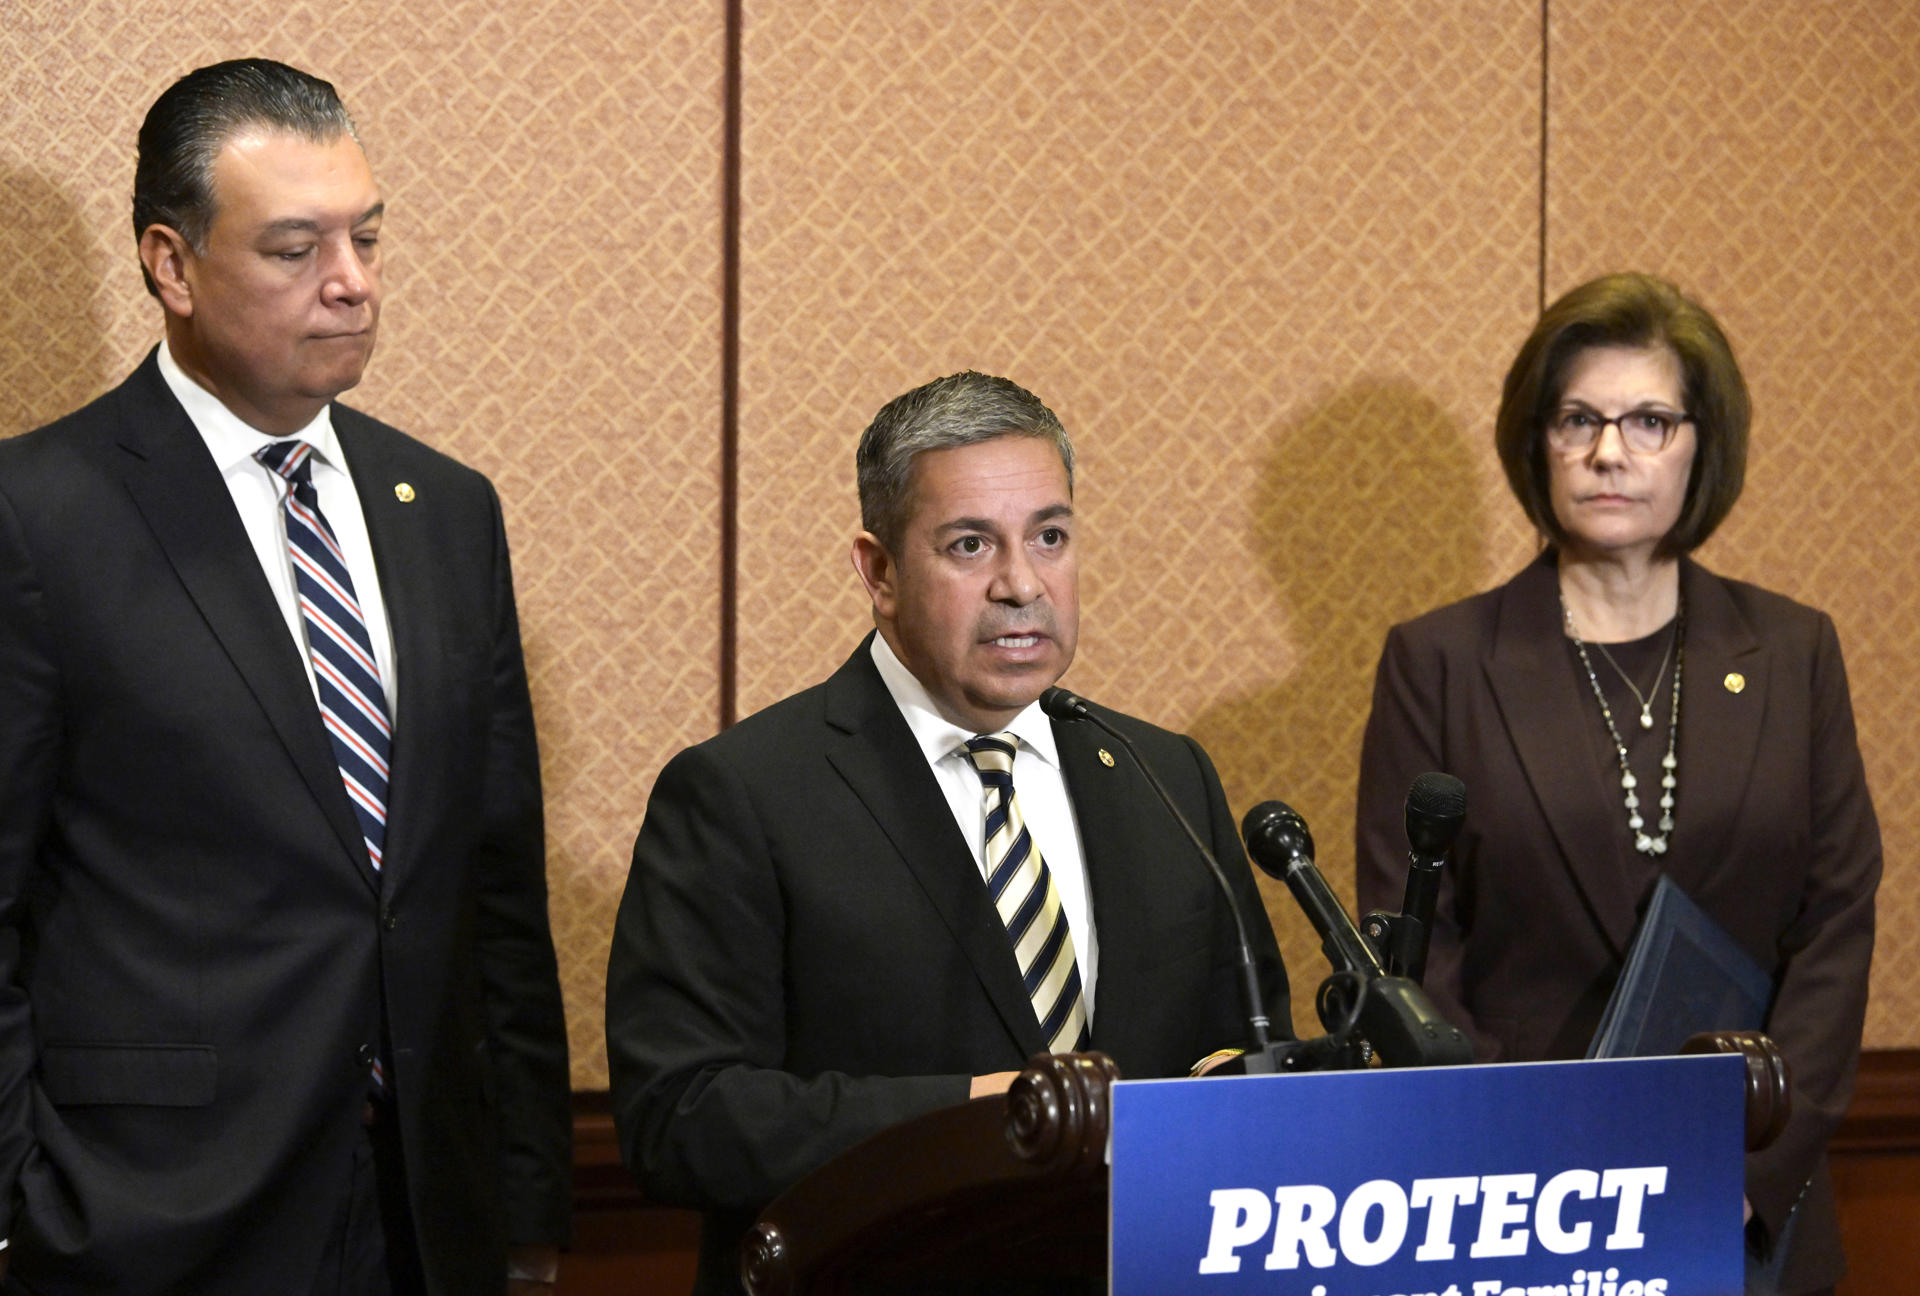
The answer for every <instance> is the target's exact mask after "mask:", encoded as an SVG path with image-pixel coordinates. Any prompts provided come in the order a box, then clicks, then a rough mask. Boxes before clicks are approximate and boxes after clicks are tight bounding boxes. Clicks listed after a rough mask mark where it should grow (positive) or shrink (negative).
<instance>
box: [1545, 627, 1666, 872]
mask: <svg viewBox="0 0 1920 1296" xmlns="http://www.w3.org/2000/svg"><path fill="white" fill-rule="evenodd" d="M1560 615H1561V617H1562V618H1563V619H1564V620H1565V621H1566V625H1567V637H1568V638H1570V639H1572V640H1573V647H1574V650H1575V651H1576V652H1578V653H1579V654H1580V664H1581V665H1582V666H1584V667H1586V670H1587V683H1589V684H1591V685H1592V686H1593V696H1594V697H1595V698H1596V699H1597V700H1598V701H1599V703H1600V718H1601V719H1602V720H1605V721H1606V722H1607V736H1608V737H1609V738H1611V739H1613V750H1614V751H1615V753H1616V754H1618V756H1619V758H1620V790H1621V792H1622V793H1623V794H1624V796H1625V800H1626V806H1627V827H1628V828H1629V829H1630V830H1632V832H1633V848H1634V849H1635V850H1637V851H1639V852H1640V853H1641V854H1642V855H1664V854H1666V853H1667V838H1668V837H1669V836H1670V835H1671V834H1672V832H1673V801H1674V794H1675V793H1676V792H1677V791H1678V790H1679V788H1680V759H1679V751H1680V673H1681V667H1682V666H1683V665H1684V664H1685V662H1686V660H1687V647H1686V632H1687V604H1686V600H1685V599H1682V600H1681V601H1680V605H1679V609H1678V611H1676V613H1675V614H1674V619H1673V645H1672V647H1673V710H1672V712H1671V714H1670V715H1669V717H1668V719H1667V754H1666V755H1665V756H1662V757H1661V758H1660V831H1659V832H1658V834H1654V833H1649V832H1647V831H1646V820H1645V819H1644V818H1642V817H1641V815H1640V795H1639V792H1638V791H1637V789H1638V787H1639V785H1640V780H1639V779H1637V778H1635V777H1634V775H1633V770H1632V769H1631V768H1630V767H1629V766H1628V764H1627V744H1626V743H1625V742H1623V741H1622V740H1621V738H1620V728H1619V726H1618V725H1616V724H1614V722H1613V708H1612V707H1610V706H1608V705H1607V695H1606V693H1605V692H1604V691H1603V690H1602V689H1601V687H1600V677H1599V676H1598V675H1596V674H1594V671H1593V658H1591V657H1589V656H1587V645H1586V641H1585V640H1583V639H1581V638H1580V636H1579V635H1578V634H1577V633H1575V631H1574V628H1573V612H1572V610H1571V609H1569V608H1568V607H1567V596H1566V595H1565V594H1562V595H1561V596H1560ZM1595 646H1596V647H1598V645H1595ZM1615 669H1616V670H1617V669H1619V668H1618V667H1617V666H1616V667H1615ZM1662 669H1663V670H1664V669H1665V667H1664V666H1662ZM1654 687H1655V688H1659V687H1660V685H1659V681H1657V680H1656V681H1655V682H1654ZM1644 710H1645V708H1644V707H1643V711H1644Z"/></svg>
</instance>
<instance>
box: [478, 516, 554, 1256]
mask: <svg viewBox="0 0 1920 1296" xmlns="http://www.w3.org/2000/svg"><path fill="white" fill-rule="evenodd" d="M488 498H489V502H490V503H491V505H492V509H493V546H494V564H493V565H494V571H495V589H494V649H493V711H492V715H491V717H490V719H489V724H488V731H487V753H486V789H485V796H484V798H483V800H482V803H481V804H482V805H483V807H484V814H485V823H484V825H483V832H482V835H481V839H480V851H479V859H478V862H477V863H478V867H477V871H476V877H477V879H478V895H477V910H476V921H475V944H476V952H477V955H478V961H479V966H480V975H481V983H482V987H483V991H484V995H485V1005H486V1020H487V1032H488V1039H487V1055H488V1064H489V1069H490V1072H491V1075H492V1079H493V1085H494V1094H495V1100H496V1101H495V1111H496V1112H497V1114H498V1120H499V1127H498V1140H499V1146H500V1200H501V1203H502V1206H503V1208H504V1212H505V1218H506V1224H507V1238H506V1241H507V1243H508V1244H509V1245H534V1244H559V1243H564V1242H565V1241H566V1240H567V1234H568V1212H569V1209H570V1202H571V1199H572V1182H571V1178H572V1155H571V1142H572V1114H571V1111H570V1109H569V1104H568V1090H569V1081H568V1072H567V1036H566V1013H565V1009H564V1008H563V1006H562V1003H561V997H560V981H559V973H558V970H557V967H556V962H555V958H554V951H553V939H552V936H551V933H550V929H549V926H548V919H547V884H546V856H545V845H544V843H545V833H544V826H543V817H542V812H541V799H540V753H539V749H538V747H537V746H536V744H535V741H534V729H533V708H532V704H531V702H530V701H529V698H528V692H527V671H526V664H525V661H524V660H523V658H522V656H521V649H520V624H519V619H518V616H517V614H516V612H515V608H514V598H513V574H512V568H511V565H510V562H509V559H508V555H507V542H506V532H505V529H504V527H503V526H502V523H501V519H500V505H499V501H498V499H497V498H495V497H494V496H493V494H492V491H491V489H489V491H488Z"/></svg>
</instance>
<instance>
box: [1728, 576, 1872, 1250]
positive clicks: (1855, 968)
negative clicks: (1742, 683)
mask: <svg viewBox="0 0 1920 1296" xmlns="http://www.w3.org/2000/svg"><path fill="white" fill-rule="evenodd" d="M1811 675H1812V680H1811V686H1810V687H1811V696H1812V702H1813V717H1812V719H1813V742H1812V750H1811V752H1810V754H1809V757H1810V759H1809V763H1808V766H1807V774H1808V778H1809V780H1810V783H1811V786H1810V788H1809V797H1808V802H1809V804H1810V806H1811V808H1812V812H1813V860H1812V863H1811V866H1810V867H1809V869H1808V872H1807V884H1806V889H1805V891H1804V892H1803V893H1802V895H1801V897H1800V903H1799V905H1798V907H1797V909H1796V911H1795V912H1794V914H1793V916H1792V918H1791V920H1790V921H1789V923H1788V925H1787V927H1786V930H1785V931H1784V932H1782V933H1781V936H1780V956H1781V961H1782V963H1783V965H1784V969H1785V970H1784V971H1783V972H1782V974H1781V976H1780V984H1779V989H1778V990H1777V991H1776V993H1775V995H1774V1002H1773V1009H1772V1012H1771V1013H1770V1015H1769V1017H1768V1019H1767V1033H1768V1034H1769V1035H1770V1036H1772V1037H1773V1040H1774V1042H1775V1043H1776V1044H1778V1045H1779V1046H1780V1050H1781V1052H1782V1053H1783V1054H1784V1055H1785V1056H1786V1059H1787V1063H1788V1066H1789V1067H1790V1068H1791V1070H1792V1079H1793V1094H1792V1098H1793V1107H1792V1115H1791V1117H1790V1118H1789V1120H1788V1122H1787V1128H1786V1131H1785V1132H1784V1133H1783V1134H1782V1135H1781V1136H1780V1138H1779V1139H1778V1140H1777V1141H1776V1142H1775V1143H1774V1144H1773V1146H1771V1147H1769V1148H1767V1149H1766V1150H1765V1151H1763V1152H1759V1153H1757V1154H1755V1155H1753V1156H1751V1157H1749V1158H1748V1159H1747V1197H1748V1200H1749V1201H1750V1202H1751V1203H1752V1205H1753V1210H1754V1214H1755V1215H1756V1216H1757V1217H1758V1218H1759V1220H1760V1221H1761V1223H1762V1224H1763V1225H1764V1226H1765V1227H1766V1229H1767V1230H1768V1233H1769V1235H1770V1236H1778V1231H1779V1228H1780V1226H1781V1225H1782V1224H1783V1223H1784V1222H1785V1220H1786V1216H1787V1213H1788V1211H1790V1210H1791V1209H1792V1208H1793V1205H1794V1203H1795V1201H1796V1200H1797V1199H1798V1198H1799V1196H1800V1193H1801V1192H1802V1190H1803V1189H1804V1188H1805V1186H1806V1183H1807V1180H1808V1177H1809V1176H1810V1175H1812V1174H1813V1172H1814V1168H1815V1167H1816V1165H1818V1163H1819V1160H1820V1156H1821V1154H1822V1153H1823V1152H1824V1150H1825V1148H1826V1145H1827V1140H1828V1138H1830V1137H1831V1136H1832V1134H1833V1131H1834V1129H1835V1128H1836V1127H1837V1126H1838V1125H1839V1123H1840V1118H1841V1116H1843V1115H1845V1113H1846V1109H1847V1104H1848V1102H1849V1101H1850V1100H1851V1099H1852V1096H1853V1077H1854V1071H1855V1068H1856V1067H1857V1065H1858V1063H1859V1060H1860V1036H1861V1031H1862V1029H1863V1026H1864V1023H1865V1020H1866V1009H1867V968H1868V964H1869V963H1870V962H1871V960H1872V957H1873V932H1874V912H1873V906H1874V893H1875V892H1876V891H1877V890H1878V888H1879V883H1880V868H1881V855H1880V826H1879V821H1878V819H1877V818H1876V817H1875V815H1874V812H1873V802H1872V799H1871V798H1870V797H1869V795H1868V793H1867V775H1866V769H1865V766H1864V765H1863V764H1862V762H1861V759H1860V747H1859V742H1858V740H1857V738H1856V737H1855V733H1854V725H1853V703H1852V700H1851V698H1850V696H1849V694H1848V690H1847V673H1846V667H1845V665H1844V664H1843V663H1842V660H1841V656H1840V641H1839V637H1838V636H1837V635H1836V634H1835V633H1834V628H1833V621H1832V619H1831V618H1829V617H1828V616H1826V614H1824V613H1822V614H1821V615H1820V617H1819V626H1818V630H1817V635H1816V642H1815V645H1814V650H1813V655H1812V662H1811Z"/></svg>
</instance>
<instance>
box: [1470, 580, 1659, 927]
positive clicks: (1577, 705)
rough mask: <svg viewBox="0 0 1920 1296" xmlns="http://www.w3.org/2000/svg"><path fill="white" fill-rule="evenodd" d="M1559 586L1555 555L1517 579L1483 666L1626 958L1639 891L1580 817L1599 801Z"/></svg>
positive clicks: (1534, 783)
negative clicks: (1578, 814) (1581, 811)
mask: <svg viewBox="0 0 1920 1296" xmlns="http://www.w3.org/2000/svg"><path fill="white" fill-rule="evenodd" d="M1558 589H1559V578H1558V574H1557V572H1556V570H1555V568H1554V565H1553V560H1552V557H1551V555H1549V556H1547V557H1545V558H1543V559H1542V560H1541V561H1539V562H1536V563H1535V564H1533V565H1532V566H1530V567H1528V568H1527V569H1526V570H1525V571H1524V572H1522V573H1521V574H1520V575H1519V577H1517V578H1516V579H1515V580H1513V581H1512V582H1510V583H1509V584H1508V586H1507V587H1506V589H1505V591H1504V592H1503V593H1502V595H1501V600H1500V612H1499V622H1498V625H1497V626H1496V628H1495V631H1494V641H1493V646H1492V649H1491V651H1490V652H1489V653H1488V654H1487V656H1486V657H1485V658H1484V659H1483V662H1482V665H1483V667H1484V669H1485V671H1486V675H1487V682H1488V684H1489V686H1490V687H1491V688H1492V691H1493V696H1494V701H1495V704H1496V705H1497V706H1498V707H1499V710H1500V718H1501V722H1502V723H1503V724H1504V726H1505V727H1506V730H1507V734H1508V737H1509V738H1511V740H1512V742H1513V746H1514V750H1515V752H1516V753H1518V755H1519V757H1520V764H1521V767H1522V768H1523V769H1524V770H1525V771H1526V777H1527V783H1528V785H1529V787H1530V788H1531V789H1532V792H1533V796H1534V800H1535V803H1536V804H1537V805H1538V806H1539V807H1540V811H1541V813H1542V815H1543V816H1544V817H1545V819H1546V821H1547V825H1548V827H1549V829H1550V830H1551V831H1552V833H1553V839H1554V844H1555V845H1557V846H1558V847H1559V849H1560V857H1561V862H1562V864H1563V865H1564V866H1565V867H1566V868H1567V870H1568V871H1569V872H1570V873H1571V874H1572V875H1573V880H1574V883H1575V885H1576V886H1577V887H1578V889H1579V891H1580V894H1581V896H1582V897H1583V898H1584V899H1585V901H1586V904H1587V909H1588V912H1589V913H1590V914H1591V915H1592V917H1593V919H1594V921H1595V923H1596V924H1597V925H1598V926H1599V928H1600V930H1601V932H1602V933H1603V934H1604V935H1605V936H1606V938H1607V940H1608V942H1609V943H1611V944H1612V946H1613V947H1614V952H1615V953H1616V954H1624V953H1625V951H1626V948H1627V945H1628V944H1629V942H1631V941H1632V939H1633V930H1634V927H1635V925H1636V923H1637V922H1638V920H1639V919H1638V914H1637V912H1636V906H1635V899H1636V887H1635V885H1634V882H1633V879H1631V878H1629V877H1628V876H1627V874H1626V872H1625V870H1624V869H1623V868H1622V866H1621V863H1620V858H1619V854H1618V852H1617V851H1616V849H1615V846H1614V843H1613V842H1612V841H1611V840H1610V839H1609V838H1607V837H1605V836H1598V835H1596V834H1593V833H1590V832H1583V831H1582V830H1581V826H1580V820H1579V819H1578V818H1577V817H1576V816H1575V813H1574V810H1575V807H1578V806H1583V805H1586V804H1587V803H1588V802H1589V801H1590V800H1591V799H1592V797H1593V794H1594V772H1595V771H1594V766H1593V761H1592V759H1591V755H1590V753H1591V750H1592V737H1591V735H1589V734H1588V733H1587V732H1586V731H1585V729H1584V728H1583V726H1585V725H1586V724H1588V723H1590V722H1591V718H1590V717H1589V716H1588V715H1587V708H1586V706H1585V700H1584V699H1583V698H1582V697H1581V696H1580V691H1579V690H1580V686H1581V681H1580V679H1579V678H1578V677H1577V675H1576V674H1575V672H1574V671H1573V670H1572V669H1570V668H1569V666H1568V664H1567V650H1566V647H1565V638H1566V635H1565V632H1564V631H1563V630H1562V628H1561V613H1560V602H1559V598H1558ZM1603 775H1604V778H1603V784H1602V786H1604V787H1606V788H1607V789H1608V790H1609V791H1611V792H1614V793H1617V792H1618V785H1619V776H1618V774H1617V773H1614V772H1612V771H1603ZM1621 813H1622V814H1624V813H1625V811H1624V810H1622V812H1621Z"/></svg>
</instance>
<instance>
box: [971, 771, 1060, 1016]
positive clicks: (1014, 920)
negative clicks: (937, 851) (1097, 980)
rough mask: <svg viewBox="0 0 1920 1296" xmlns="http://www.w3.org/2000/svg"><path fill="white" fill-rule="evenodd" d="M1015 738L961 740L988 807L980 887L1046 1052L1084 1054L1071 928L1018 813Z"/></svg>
mask: <svg viewBox="0 0 1920 1296" xmlns="http://www.w3.org/2000/svg"><path fill="white" fill-rule="evenodd" d="M1013 753H1014V737H1013V735H1012V734H1010V733H1001V734H987V735H984V736H982V737H979V738H970V739H968V740H967V758H968V759H969V760H971V761H972V762H973V768H974V770H975V771H976V772H977V773H978V774H979V775H980V783H981V785H982V788H983V790H984V793H985V797H986V811H987V849H986V861H987V893H988V894H989V895H990V896H991V897H992V898H993V906H994V908H995V909H997V910H998V911H999V913H1000V921H1001V922H1003V923H1005V924H1006V927H1007V936H1008V938H1009V939H1011V940H1012V941H1013V955H1014V960H1015V962H1017V963H1018V964H1019V966H1020V975H1021V976H1022V977H1023V978H1024V979H1025V981H1026V985H1027V997H1028V998H1029V999H1031V1000H1032V1001H1033V1011H1034V1015H1035V1016H1036V1017H1038V1018H1039V1019H1040V1033H1041V1034H1042V1035H1044V1036H1045V1037H1046V1040H1047V1050H1048V1052H1051V1053H1068V1052H1084V1051H1085V1050H1086V1048H1087V1008H1086V1004H1085V1002H1084V1001H1083V1000H1082V998H1081V995H1080V968H1079V965H1078V964H1077V963H1076V962H1075V961H1074V956H1073V932H1072V931H1071V929H1070V928H1069V927H1068V924H1067V915H1066V911H1065V910H1063V909H1062V908H1061V907H1060V894H1059V892H1057V891H1055V890H1054V886H1053V874H1052V873H1051V872H1049V871H1048V869H1047V862H1046V861H1045V860H1044V859H1042V858H1040V847H1039V846H1038V844H1036V843H1035V842H1034V840H1033V835H1032V834H1031V833H1029V832H1028V831H1027V825H1026V821H1025V820H1024V819H1022V818H1021V817H1020V803H1019V801H1018V800H1017V799H1016V798H1015V797H1014V794H1013Z"/></svg>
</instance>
